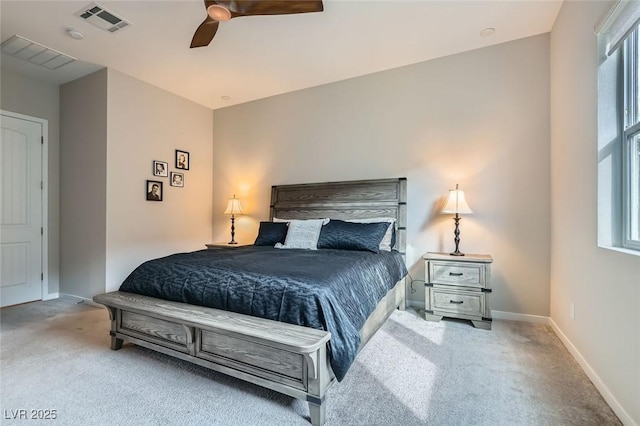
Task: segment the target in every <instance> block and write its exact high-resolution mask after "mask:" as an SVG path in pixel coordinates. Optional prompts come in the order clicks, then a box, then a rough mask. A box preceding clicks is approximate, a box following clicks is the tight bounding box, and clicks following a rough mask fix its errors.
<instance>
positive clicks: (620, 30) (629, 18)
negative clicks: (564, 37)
mask: <svg viewBox="0 0 640 426" xmlns="http://www.w3.org/2000/svg"><path fill="white" fill-rule="evenodd" d="M639 23H640V0H619V1H618V2H617V3H615V4H614V5H613V6H612V7H611V9H610V10H609V11H608V12H607V13H606V14H605V16H604V17H603V18H602V20H601V21H600V23H599V24H598V25H596V28H595V32H596V34H598V35H599V36H603V37H606V39H607V55H609V56H610V55H611V54H612V53H613V52H614V51H615V50H616V49H617V48H619V47H620V46H621V45H622V42H623V41H624V39H625V38H627V37H628V36H629V34H630V33H631V31H633V30H634V29H635V28H636V27H637V26H638V24H639Z"/></svg>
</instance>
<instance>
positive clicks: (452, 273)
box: [449, 272, 462, 277]
mask: <svg viewBox="0 0 640 426" xmlns="http://www.w3.org/2000/svg"><path fill="white" fill-rule="evenodd" d="M449 276H450V277H461V276H462V272H449Z"/></svg>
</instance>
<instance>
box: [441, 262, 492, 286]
mask: <svg viewBox="0 0 640 426" xmlns="http://www.w3.org/2000/svg"><path fill="white" fill-rule="evenodd" d="M429 266H430V268H429V278H430V279H429V281H430V282H431V283H432V284H447V285H456V286H464V287H479V288H483V287H485V282H486V281H485V276H484V266H483V265H482V264H477V263H461V262H460V263H453V262H438V261H430V262H429Z"/></svg>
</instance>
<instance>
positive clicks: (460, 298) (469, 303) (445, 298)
mask: <svg viewBox="0 0 640 426" xmlns="http://www.w3.org/2000/svg"><path fill="white" fill-rule="evenodd" d="M430 297H431V309H432V310H433V311H438V312H442V313H452V314H457V315H469V316H472V317H478V318H482V317H483V316H484V312H485V302H486V300H485V297H486V295H485V293H481V292H476V291H464V290H451V289H441V288H432V289H431V290H430Z"/></svg>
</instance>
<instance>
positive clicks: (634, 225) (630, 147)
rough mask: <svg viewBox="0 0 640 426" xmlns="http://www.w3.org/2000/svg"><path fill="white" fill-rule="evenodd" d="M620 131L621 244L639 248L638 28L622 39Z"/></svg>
mask: <svg viewBox="0 0 640 426" xmlns="http://www.w3.org/2000/svg"><path fill="white" fill-rule="evenodd" d="M623 57H624V85H623V87H624V97H623V99H624V115H625V118H624V120H623V123H624V124H623V125H624V129H623V131H622V138H621V139H622V150H621V151H622V167H621V170H622V177H621V182H622V197H621V198H622V233H623V235H622V238H621V241H622V246H623V247H625V248H630V249H637V250H640V30H639V29H638V27H637V26H636V27H635V29H634V30H633V31H632V32H631V34H630V35H629V36H628V37H627V38H626V39H625V41H624V46H623Z"/></svg>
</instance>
